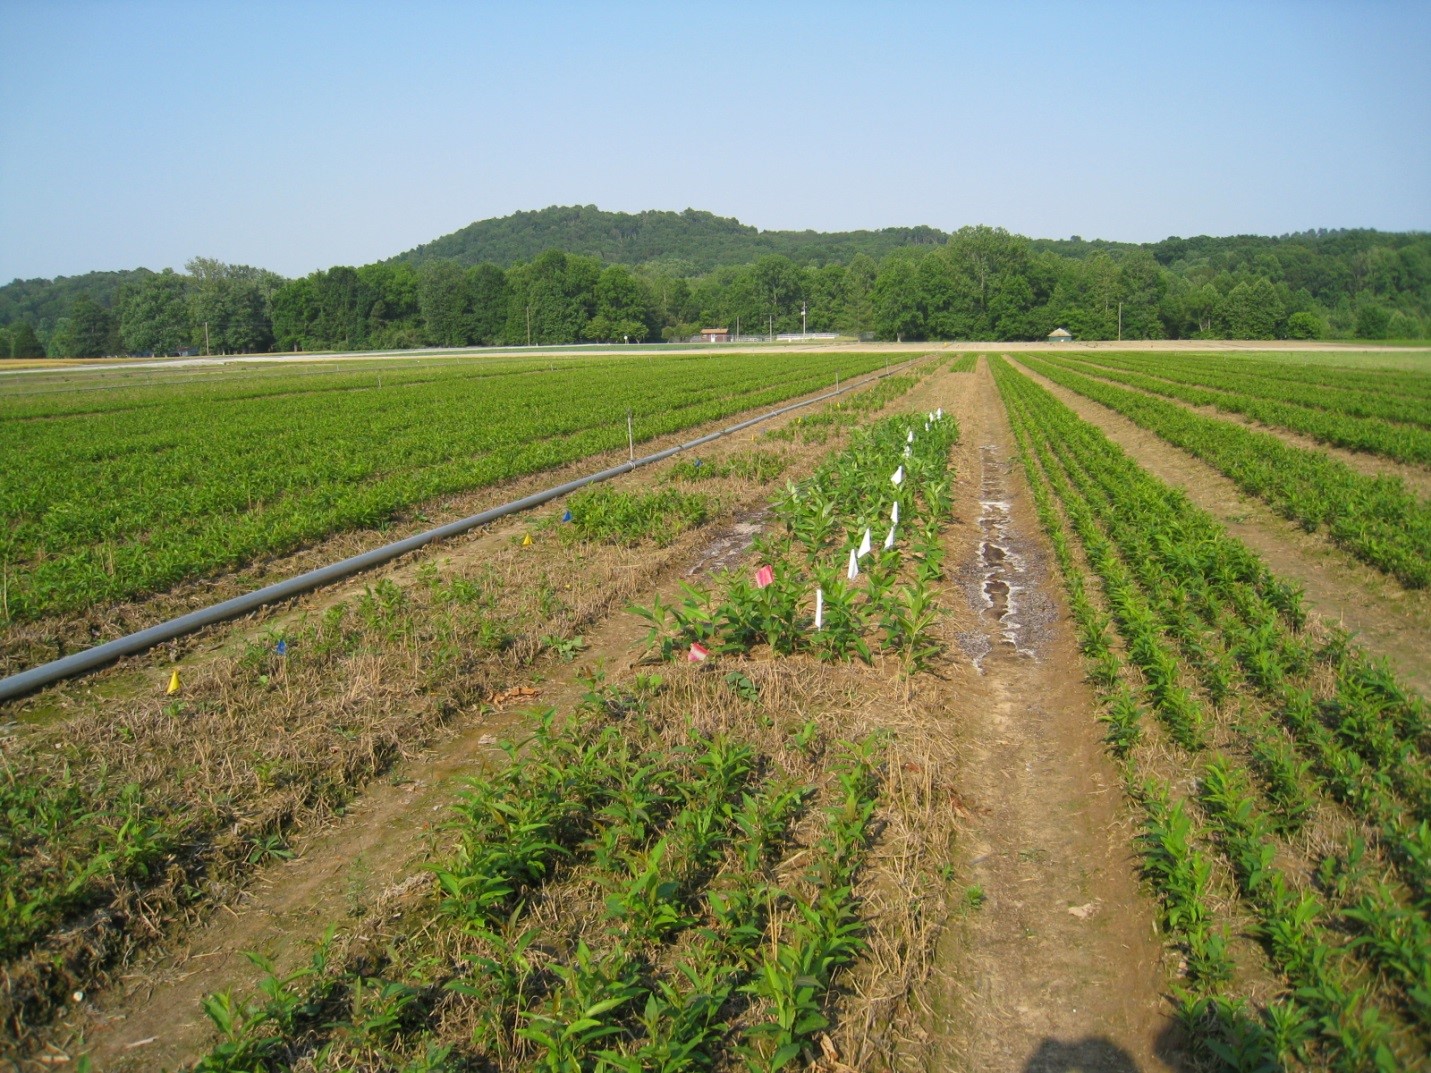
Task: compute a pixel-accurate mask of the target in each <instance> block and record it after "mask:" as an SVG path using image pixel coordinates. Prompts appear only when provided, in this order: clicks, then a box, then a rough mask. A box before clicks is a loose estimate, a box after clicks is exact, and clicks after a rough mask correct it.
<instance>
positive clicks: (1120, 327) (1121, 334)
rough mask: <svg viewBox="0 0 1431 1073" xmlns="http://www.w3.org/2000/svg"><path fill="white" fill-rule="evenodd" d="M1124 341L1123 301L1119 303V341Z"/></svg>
mask: <svg viewBox="0 0 1431 1073" xmlns="http://www.w3.org/2000/svg"><path fill="white" fill-rule="evenodd" d="M1122 341H1123V303H1122V302H1119V303H1118V342H1120V343H1121V342H1122Z"/></svg>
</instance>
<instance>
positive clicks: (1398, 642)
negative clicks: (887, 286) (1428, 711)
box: [1018, 365, 1431, 696]
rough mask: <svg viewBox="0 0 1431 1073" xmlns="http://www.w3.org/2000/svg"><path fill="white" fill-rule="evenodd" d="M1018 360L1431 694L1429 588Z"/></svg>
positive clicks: (1311, 601)
mask: <svg viewBox="0 0 1431 1073" xmlns="http://www.w3.org/2000/svg"><path fill="white" fill-rule="evenodd" d="M1018 367H1019V368H1020V369H1021V370H1022V371H1023V372H1024V373H1025V374H1026V375H1028V376H1030V377H1031V378H1032V379H1033V380H1035V381H1036V382H1037V383H1039V384H1040V385H1042V386H1043V387H1045V388H1047V389H1048V390H1049V391H1050V392H1051V393H1052V394H1053V395H1054V396H1055V397H1056V398H1058V399H1059V400H1060V401H1062V402H1063V403H1065V404H1066V405H1067V406H1068V407H1069V408H1070V409H1072V410H1073V412H1074V413H1076V414H1078V416H1079V417H1082V418H1083V419H1084V420H1085V421H1089V422H1091V423H1092V424H1094V425H1096V426H1097V427H1098V428H1100V429H1101V430H1102V431H1103V433H1104V434H1105V435H1106V436H1108V437H1109V439H1111V440H1113V441H1114V442H1115V443H1117V444H1118V445H1119V446H1120V447H1122V448H1123V450H1125V451H1127V452H1128V453H1129V454H1130V455H1131V456H1132V457H1134V458H1135V459H1137V460H1138V463H1139V464H1140V465H1141V466H1142V467H1143V468H1144V469H1146V470H1148V472H1150V473H1152V474H1153V475H1154V476H1156V477H1158V478H1159V479H1160V480H1163V481H1165V482H1167V483H1168V484H1171V485H1173V486H1174V487H1176V488H1181V489H1182V490H1183V491H1184V492H1185V493H1186V494H1187V495H1188V497H1189V498H1190V499H1191V500H1192V501H1193V502H1194V503H1195V504H1196V505H1197V506H1199V507H1201V508H1202V509H1203V510H1205V511H1207V512H1208V513H1209V514H1211V515H1212V516H1213V517H1215V518H1216V519H1217V520H1218V521H1220V522H1221V523H1222V524H1223V525H1225V526H1226V527H1227V529H1228V531H1229V532H1231V533H1232V534H1233V535H1234V536H1236V537H1237V538H1238V539H1239V540H1241V541H1242V542H1243V543H1244V544H1246V545H1247V546H1248V547H1249V548H1251V549H1252V550H1253V551H1255V552H1256V553H1257V554H1258V555H1260V556H1261V557H1262V558H1263V560H1264V561H1265V562H1266V563H1267V565H1268V566H1269V567H1270V568H1271V569H1272V571H1273V572H1274V573H1275V574H1277V575H1279V576H1280V577H1283V578H1286V579H1288V580H1289V581H1295V582H1296V583H1298V584H1299V585H1301V586H1302V587H1303V589H1304V590H1305V593H1306V603H1307V606H1308V607H1309V608H1310V609H1311V610H1313V611H1315V612H1316V613H1318V614H1319V615H1321V616H1322V618H1323V619H1325V620H1326V621H1328V622H1333V623H1340V624H1341V625H1343V626H1345V627H1346V628H1347V629H1349V630H1351V631H1352V632H1353V633H1354V634H1355V635H1356V638H1357V640H1358V641H1359V643H1360V644H1361V645H1362V646H1363V647H1364V648H1366V649H1367V650H1368V651H1370V652H1371V653H1373V654H1375V655H1378V656H1384V657H1386V659H1387V660H1388V661H1389V662H1390V664H1391V666H1392V669H1393V670H1395V672H1396V673H1397V675H1398V676H1400V677H1401V679H1402V680H1403V681H1404V682H1406V683H1407V684H1408V685H1410V686H1412V687H1413V688H1415V689H1417V690H1418V691H1419V692H1420V693H1421V694H1422V695H1423V696H1431V592H1427V591H1426V590H1421V591H1414V590H1408V589H1403V588H1402V587H1401V586H1399V585H1397V584H1396V582H1395V581H1392V580H1390V579H1388V578H1387V577H1386V576H1385V575H1383V574H1380V573H1378V572H1377V571H1375V570H1373V569H1371V568H1370V567H1368V566H1364V565H1362V564H1361V563H1358V562H1357V561H1356V560H1354V559H1352V558H1351V557H1350V556H1348V555H1347V554H1346V553H1344V552H1342V551H1340V550H1339V549H1337V548H1336V547H1334V546H1333V545H1332V544H1330V543H1329V542H1328V541H1327V540H1326V539H1324V538H1323V537H1321V536H1319V535H1317V534H1314V533H1306V532H1303V531H1302V530H1301V529H1300V528H1299V527H1298V526H1296V525H1294V524H1293V523H1291V522H1289V521H1286V520H1285V519H1283V518H1280V517H1278V516H1277V515H1276V514H1275V513H1273V511H1272V510H1271V508H1269V507H1268V506H1267V504H1265V503H1263V502H1262V501H1261V500H1259V499H1253V498H1252V497H1250V496H1247V495H1244V494H1243V493H1242V492H1241V491H1239V490H1238V488H1237V486H1236V485H1235V484H1233V483H1232V481H1230V480H1229V479H1228V478H1226V477H1224V476H1223V475H1222V474H1221V473H1219V472H1218V471H1217V470H1215V469H1213V468H1212V467H1211V466H1209V465H1208V464H1207V463H1205V462H1202V461H1200V460H1199V459H1196V458H1194V457H1193V456H1192V455H1189V454H1187V453H1186V452H1184V451H1182V450H1180V449H1179V448H1177V447H1174V446H1172V445H1171V444H1169V443H1168V442H1166V441H1165V440H1162V439H1160V438H1159V437H1158V436H1157V435H1156V434H1155V433H1152V432H1149V431H1148V430H1147V429H1144V428H1140V427H1139V426H1137V425H1135V424H1134V423H1133V422H1132V421H1129V420H1128V419H1127V418H1126V417H1124V416H1123V415H1121V414H1119V413H1116V412H1114V411H1113V410H1110V409H1109V408H1108V407H1106V406H1104V405H1102V404H1101V403H1097V402H1094V401H1092V400H1091V399H1087V398H1084V397H1083V396H1082V395H1079V394H1076V393H1075V392H1072V391H1069V390H1068V389H1067V388H1063V387H1059V386H1058V385H1057V384H1054V383H1052V382H1051V381H1049V380H1047V379H1045V378H1044V377H1042V376H1039V375H1038V374H1037V373H1035V372H1033V371H1032V370H1030V369H1028V368H1027V367H1026V366H1022V365H1020V366H1018Z"/></svg>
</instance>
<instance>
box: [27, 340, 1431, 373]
mask: <svg viewBox="0 0 1431 1073" xmlns="http://www.w3.org/2000/svg"><path fill="white" fill-rule="evenodd" d="M770 347H779V348H781V349H782V350H806V349H809V350H815V349H819V350H850V351H859V352H862V353H869V352H871V351H891V352H896V353H928V352H929V351H933V350H947V351H950V352H952V353H966V352H969V351H978V352H981V353H987V352H996V353H1016V352H1018V351H1021V350H1066V351H1073V352H1077V351H1088V350H1136V351H1144V352H1147V351H1158V350H1167V351H1177V352H1188V351H1193V352H1206V351H1239V352H1255V351H1269V352H1277V351H1280V352H1284V353H1285V352H1289V351H1290V352H1299V351H1305V352H1312V351H1319V352H1335V351H1355V352H1358V353H1392V354H1408V355H1410V354H1417V355H1427V356H1431V343H1427V344H1426V345H1424V346H1388V345H1385V344H1379V343H1372V342H1359V341H1350V342H1343V341H1337V342H1323V341H1316V342H1313V341H1307V340H1293V339H1270V340H1232V339H1226V340H1219V339H1158V340H1146V339H1136V340H1132V339H1130V340H1126V341H1123V342H1114V341H1111V340H1103V341H1097V342H1087V343H1084V342H1077V341H1075V342H1071V343H998V342H958V343H951V342H932V343H858V342H847V341H840V342H827V341H823V340H821V341H816V340H813V339H812V340H810V341H809V342H799V341H791V342H778V343H704V344H702V343H640V344H620V343H581V344H567V345H565V346H530V347H527V346H516V347H432V348H427V349H423V350H361V351H333V352H331V353H329V352H311V353H310V352H306V351H305V352H302V353H297V354H224V355H213V356H209V357H200V358H145V359H135V360H130V359H114V358H105V359H99V360H93V361H78V360H76V359H73V358H64V359H54V360H53V361H50V360H46V359H36V360H35V361H34V362H30V363H27V364H26V365H25V367H23V368H5V367H4V366H3V365H0V376H23V375H25V374H27V373H50V372H58V371H60V370H63V371H65V372H102V371H104V370H106V369H181V368H197V367H203V366H222V365H235V364H242V365H266V364H299V365H301V364H305V363H309V362H334V361H373V360H382V361H388V360H394V359H396V360H400V361H415V360H419V359H424V358H427V359H431V358H459V357H518V356H521V355H523V354H571V355H573V356H575V355H580V354H592V353H597V354H615V355H623V354H624V355H628V356H631V357H639V356H640V355H642V354H649V353H652V352H659V353H662V354H680V353H689V354H699V353H701V352H703V351H710V350H715V349H722V350H725V349H730V350H765V349H767V348H770Z"/></svg>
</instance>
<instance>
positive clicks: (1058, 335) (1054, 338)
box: [1048, 328, 1073, 343]
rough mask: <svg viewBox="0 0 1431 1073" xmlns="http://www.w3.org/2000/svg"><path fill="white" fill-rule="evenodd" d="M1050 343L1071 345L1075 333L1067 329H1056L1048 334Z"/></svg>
mask: <svg viewBox="0 0 1431 1073" xmlns="http://www.w3.org/2000/svg"><path fill="white" fill-rule="evenodd" d="M1048 341H1049V342H1050V343H1071V342H1073V333H1072V332H1070V331H1069V330H1068V329H1067V328H1055V329H1054V330H1053V331H1051V332H1049V333H1048Z"/></svg>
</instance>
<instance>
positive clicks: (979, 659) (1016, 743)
mask: <svg viewBox="0 0 1431 1073" xmlns="http://www.w3.org/2000/svg"><path fill="white" fill-rule="evenodd" d="M944 405H945V407H946V409H948V410H950V411H952V412H954V413H956V414H957V415H958V416H959V419H960V422H961V428H962V431H963V437H962V440H963V442H962V444H961V448H960V466H959V468H960V478H959V481H960V484H959V494H958V495H957V497H956V503H957V507H956V510H957V512H958V524H957V525H956V526H955V527H954V528H952V529H951V530H950V535H949V540H950V541H951V545H950V547H951V553H952V556H957V562H958V563H959V565H958V566H957V567H951V569H957V571H958V576H959V578H960V580H961V582H962V583H963V588H964V591H965V593H966V596H967V600H966V603H965V606H964V607H963V608H962V609H960V611H959V613H958V616H957V617H958V619H959V620H960V621H959V624H960V626H961V627H962V629H961V639H962V642H963V648H964V651H965V653H966V658H967V659H968V661H969V664H970V666H971V668H974V667H975V665H976V664H977V669H976V670H975V673H974V674H972V675H970V676H969V677H968V679H967V680H965V681H963V682H962V683H961V684H962V686H963V693H962V702H961V704H960V706H959V709H958V711H957V712H952V713H951V716H952V717H953V718H954V719H956V720H957V723H958V733H959V735H960V740H961V744H962V751H963V763H962V766H961V770H960V772H959V776H958V779H957V782H958V784H959V785H960V787H961V790H962V793H963V795H964V802H965V805H966V807H967V809H968V811H969V813H970V822H969V826H970V831H969V836H968V840H967V842H966V844H965V847H964V867H963V870H962V874H961V879H962V880H963V882H964V883H965V884H966V887H967V893H966V897H965V901H964V909H963V911H962V914H961V916H960V918H959V919H956V920H955V921H952V922H951V924H952V925H953V926H952V927H951V928H950V930H949V932H948V933H947V935H946V937H945V941H944V943H943V946H942V949H941V960H942V967H943V969H944V972H943V974H942V975H943V979H944V988H943V989H944V995H943V1001H942V1002H941V1003H940V1004H939V1005H938V1008H937V1012H936V1014H935V1017H934V1018H933V1022H932V1024H931V1030H932V1031H933V1032H934V1033H935V1034H936V1037H943V1039H944V1040H946V1041H948V1042H949V1043H951V1044H952V1046H951V1049H950V1051H949V1053H948V1054H947V1056H946V1059H945V1060H944V1061H934V1060H931V1061H930V1063H929V1068H936V1069H948V1068H953V1069H960V1070H969V1071H974V1070H979V1071H984V1070H1009V1071H1028V1073H1034V1071H1041V1070H1048V1071H1052V1070H1068V1069H1084V1070H1099V1071H1110V1073H1132V1071H1137V1070H1142V1071H1152V1070H1166V1069H1170V1068H1177V1066H1176V1061H1177V1059H1176V1054H1177V1051H1178V1041H1177V1038H1176V1035H1175V1031H1174V1028H1173V1024H1172V1022H1171V1020H1170V1019H1169V1017H1168V1015H1167V1012H1166V1009H1165V1004H1164V1002H1163V999H1162V994H1163V992H1164V989H1165V986H1166V985H1165V976H1164V970H1163V967H1162V958H1163V954H1162V950H1161V947H1160V945H1159V943H1158V942H1157V940H1156V938H1155V929H1154V912H1153V907H1152V905H1151V903H1150V902H1149V901H1148V899H1147V898H1145V897H1144V896H1143V895H1142V894H1141V892H1140V890H1139V886H1138V880H1137V877H1136V869H1135V864H1134V861H1133V859H1132V849H1131V843H1130V835H1131V832H1130V830H1129V820H1128V817H1127V815H1126V813H1125V811H1124V809H1123V807H1122V804H1121V801H1122V797H1121V793H1120V790H1119V784H1118V776H1117V773H1116V771H1115V770H1114V769H1113V767H1112V765H1111V763H1110V762H1109V761H1108V760H1107V758H1106V757H1105V756H1104V754H1103V751H1102V746H1101V734H1100V731H1099V728H1098V724H1097V723H1096V722H1095V720H1094V717H1093V711H1094V697H1093V694H1092V692H1091V690H1090V689H1089V688H1088V687H1087V686H1086V685H1085V684H1084V683H1083V680H1082V672H1081V666H1082V663H1081V658H1080V656H1079V653H1078V650H1077V647H1076V643H1075V640H1074V636H1073V632H1072V628H1071V625H1070V621H1069V618H1068V615H1067V612H1066V609H1065V607H1064V604H1063V600H1062V593H1061V590H1060V587H1059V583H1058V578H1057V575H1056V573H1055V569H1054V568H1053V566H1052V555H1051V551H1050V550H1049V549H1048V548H1047V547H1046V542H1045V540H1044V538H1043V535H1042V533H1041V531H1040V530H1039V529H1038V527H1037V519H1036V518H1035V517H1034V515H1033V511H1032V507H1031V503H1030V497H1029V493H1028V490H1027V487H1026V485H1025V483H1024V481H1023V475H1022V472H1021V471H1020V470H1018V469H1016V468H1015V467H1014V465H1013V464H1012V463H1011V453H1012V435H1011V433H1010V431H1009V428H1008V423H1007V419H1006V417H1005V416H1004V410H1003V406H1002V403H1001V402H1000V400H999V396H998V393H997V389H996V388H995V387H994V384H993V380H992V377H991V376H990V375H989V372H988V368H987V365H986V364H985V363H984V362H980V363H979V367H978V371H977V372H976V373H974V374H972V375H970V376H969V377H968V385H967V388H966V390H965V391H964V392H963V396H962V397H961V398H951V401H950V402H948V403H945V404H944ZM931 1059H932V1056H931Z"/></svg>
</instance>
